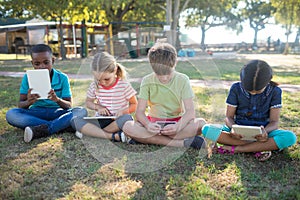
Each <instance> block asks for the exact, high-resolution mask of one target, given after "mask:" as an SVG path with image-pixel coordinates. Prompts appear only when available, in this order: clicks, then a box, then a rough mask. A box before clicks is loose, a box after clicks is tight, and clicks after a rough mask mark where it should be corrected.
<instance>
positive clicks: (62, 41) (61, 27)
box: [59, 17, 67, 60]
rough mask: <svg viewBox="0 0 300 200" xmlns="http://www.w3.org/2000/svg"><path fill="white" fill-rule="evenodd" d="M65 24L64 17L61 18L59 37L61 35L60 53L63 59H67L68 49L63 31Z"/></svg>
mask: <svg viewBox="0 0 300 200" xmlns="http://www.w3.org/2000/svg"><path fill="white" fill-rule="evenodd" d="M63 31H64V29H63V24H62V17H60V18H59V37H60V55H61V59H62V60H66V59H67V56H66V50H65V45H64V33H63Z"/></svg>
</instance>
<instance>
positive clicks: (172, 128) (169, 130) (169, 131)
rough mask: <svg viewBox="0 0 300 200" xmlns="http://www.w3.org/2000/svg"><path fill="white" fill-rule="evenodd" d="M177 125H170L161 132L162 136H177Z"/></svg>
mask: <svg viewBox="0 0 300 200" xmlns="http://www.w3.org/2000/svg"><path fill="white" fill-rule="evenodd" d="M177 126H178V125H177V123H176V124H168V125H166V126H165V127H163V128H162V129H161V130H160V133H161V134H162V135H175V134H176V132H177V128H178V127H177Z"/></svg>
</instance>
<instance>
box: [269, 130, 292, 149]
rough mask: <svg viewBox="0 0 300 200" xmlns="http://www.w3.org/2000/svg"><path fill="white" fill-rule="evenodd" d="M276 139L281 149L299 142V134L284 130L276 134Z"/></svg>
mask: <svg viewBox="0 0 300 200" xmlns="http://www.w3.org/2000/svg"><path fill="white" fill-rule="evenodd" d="M274 141H275V143H276V145H277V147H278V148H279V149H284V148H287V147H290V146H292V145H294V144H295V143H296V142H297V136H296V135H295V133H293V132H292V131H284V133H283V132H282V133H281V134H280V135H277V136H274Z"/></svg>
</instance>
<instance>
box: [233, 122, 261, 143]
mask: <svg viewBox="0 0 300 200" xmlns="http://www.w3.org/2000/svg"><path fill="white" fill-rule="evenodd" d="M232 129H233V130H234V132H235V133H237V134H239V135H241V136H242V138H241V140H250V141H256V138H255V136H257V135H259V134H262V130H261V127H259V126H243V125H237V124H234V125H232Z"/></svg>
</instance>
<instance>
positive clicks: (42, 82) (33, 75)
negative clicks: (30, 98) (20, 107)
mask: <svg viewBox="0 0 300 200" xmlns="http://www.w3.org/2000/svg"><path fill="white" fill-rule="evenodd" d="M26 73H27V77H28V84H29V88H32V89H33V90H32V91H31V93H32V94H39V95H40V96H41V97H40V99H47V98H48V93H49V92H50V90H51V83H50V76H49V70H48V69H34V70H27V71H26Z"/></svg>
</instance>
